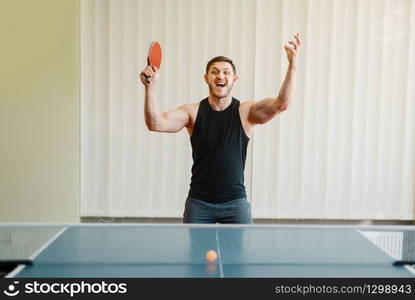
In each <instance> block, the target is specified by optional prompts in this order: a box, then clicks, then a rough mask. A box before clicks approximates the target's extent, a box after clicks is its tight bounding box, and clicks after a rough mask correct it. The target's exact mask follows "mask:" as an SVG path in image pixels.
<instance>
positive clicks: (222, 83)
mask: <svg viewBox="0 0 415 300" xmlns="http://www.w3.org/2000/svg"><path fill="white" fill-rule="evenodd" d="M216 86H217V87H219V88H224V87H225V86H226V83H224V82H217V83H216Z"/></svg>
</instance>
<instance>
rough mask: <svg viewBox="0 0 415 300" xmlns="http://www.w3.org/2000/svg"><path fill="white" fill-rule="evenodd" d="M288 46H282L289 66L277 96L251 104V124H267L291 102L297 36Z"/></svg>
mask: <svg viewBox="0 0 415 300" xmlns="http://www.w3.org/2000/svg"><path fill="white" fill-rule="evenodd" d="M289 44H291V45H292V47H290V46H288V45H285V46H284V48H285V50H286V52H287V58H288V62H289V64H288V69H287V72H286V74H285V78H284V81H283V83H282V85H281V88H280V91H279V94H278V96H277V97H276V98H265V99H263V100H261V101H258V102H255V103H253V104H252V106H251V109H250V112H249V117H248V119H249V121H250V122H251V123H253V124H264V123H266V122H268V121H269V120H271V119H272V118H273V117H274V116H275V115H277V114H279V113H280V112H282V111H284V110H286V109H287V108H288V105H289V104H290V102H291V99H292V96H293V91H294V89H295V82H296V70H297V60H296V55H297V51H298V49H299V47H300V39H299V35H298V34H297V35H295V36H294V40H292V41H289Z"/></svg>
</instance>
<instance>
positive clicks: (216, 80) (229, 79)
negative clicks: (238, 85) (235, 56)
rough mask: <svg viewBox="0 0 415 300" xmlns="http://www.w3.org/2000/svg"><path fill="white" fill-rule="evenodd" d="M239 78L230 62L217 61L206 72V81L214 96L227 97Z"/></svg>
mask: <svg viewBox="0 0 415 300" xmlns="http://www.w3.org/2000/svg"><path fill="white" fill-rule="evenodd" d="M237 79H238V76H236V75H235V74H234V72H233V69H232V65H231V64H230V63H228V62H222V61H221V62H215V63H213V64H212V65H211V66H210V67H209V70H208V73H207V74H205V81H206V83H207V84H208V86H209V91H210V93H211V95H212V96H215V97H218V98H225V97H226V96H228V95H229V94H230V92H231V90H232V87H233V83H234V82H235V81H236V80H237Z"/></svg>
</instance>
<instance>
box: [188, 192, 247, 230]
mask: <svg viewBox="0 0 415 300" xmlns="http://www.w3.org/2000/svg"><path fill="white" fill-rule="evenodd" d="M183 223H199V224H214V223H224V224H252V215H251V205H250V204H249V203H248V201H247V200H246V198H240V199H235V200H230V201H227V202H219V203H211V202H206V201H203V200H198V199H193V198H190V197H187V199H186V205H185V209H184V213H183Z"/></svg>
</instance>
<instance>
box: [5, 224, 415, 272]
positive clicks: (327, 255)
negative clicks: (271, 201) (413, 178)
mask: <svg viewBox="0 0 415 300" xmlns="http://www.w3.org/2000/svg"><path fill="white" fill-rule="evenodd" d="M414 232H415V226H377V227H374V226H363V227H356V226H328V225H308V226H305V225H222V224H214V225H194V224H192V225H187V224H110V225H108V224H77V225H75V224H71V225H47V226H45V225H36V224H35V225H33V224H32V225H16V224H3V225H0V233H1V235H0V236H1V239H0V249H1V251H2V254H0V261H1V260H3V261H4V260H7V259H10V260H18V259H27V260H28V261H29V262H30V263H31V264H23V263H22V264H21V265H18V266H17V267H16V268H15V269H13V270H12V271H11V272H9V273H8V275H7V276H6V277H32V278H33V277H36V278H38V277H42V278H45V277H147V278H160V277H162V278H166V277H168V278H170V277H179V278H182V277H216V278H220V277H232V278H240V277H262V278H264V277H265V278H270V277H271V278H292V277H297V278H298V277H303V278H304V277H305V278H313V277H318V278H322V277H325V278H336V277H359V278H362V277H367V278H369V277H383V278H386V277H387V278H390V277H414V278H415V270H414V268H413V266H410V265H395V264H394V262H396V260H397V259H398V258H396V257H393V254H391V253H388V250H387V249H384V248H382V247H381V246H379V245H378V244H377V242H376V241H377V240H380V241H382V239H383V240H384V241H385V244H386V246H388V244H390V239H393V240H395V241H399V240H400V239H402V237H403V236H405V235H406V234H411V235H412V236H413V235H414ZM382 235H383V238H382ZM398 244H399V243H398ZM393 247H395V248H396V247H398V248H397V249H395V250H396V251H397V252H399V250H400V249H399V245H394V246H393ZM393 247H392V248H393ZM211 249H212V250H215V251H216V252H217V253H218V259H217V260H216V261H215V262H214V263H208V262H206V260H205V253H206V252H207V251H208V250H211ZM392 250H394V249H392ZM401 250H402V249H401ZM398 255H399V254H398ZM23 256H25V257H23Z"/></svg>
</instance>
